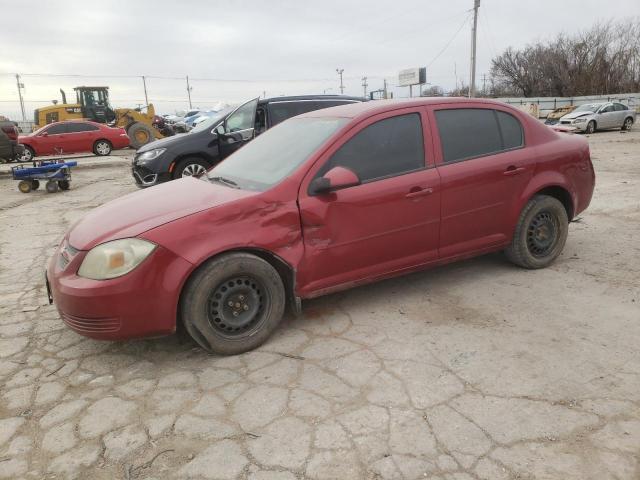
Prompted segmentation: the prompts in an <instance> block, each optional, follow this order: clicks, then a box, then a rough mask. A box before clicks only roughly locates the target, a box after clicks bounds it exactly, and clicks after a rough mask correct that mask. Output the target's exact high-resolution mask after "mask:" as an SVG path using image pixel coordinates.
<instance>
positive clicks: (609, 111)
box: [559, 102, 636, 133]
mask: <svg viewBox="0 0 640 480" xmlns="http://www.w3.org/2000/svg"><path fill="white" fill-rule="evenodd" d="M635 121H636V112H635V111H633V110H630V109H629V107H627V106H626V105H623V104H622V103H616V102H603V103H586V104H584V105H580V106H579V107H578V108H576V109H575V110H574V111H573V112H571V113H567V114H566V115H565V116H564V117H562V118H560V122H559V123H560V125H566V126H571V127H573V128H575V129H576V130H579V131H581V132H585V133H593V132H595V131H596V130H606V129H607V128H621V129H622V130H631V126H632V125H633V123H634V122H635Z"/></svg>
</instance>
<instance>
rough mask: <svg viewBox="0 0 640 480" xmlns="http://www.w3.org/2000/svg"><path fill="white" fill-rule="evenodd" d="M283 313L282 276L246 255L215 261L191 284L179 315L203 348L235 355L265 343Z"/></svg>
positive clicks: (260, 260) (263, 262) (234, 254)
mask: <svg viewBox="0 0 640 480" xmlns="http://www.w3.org/2000/svg"><path fill="white" fill-rule="evenodd" d="M284 309H285V291H284V285H283V284H282V279H281V278H280V275H279V274H278V272H277V271H276V269H275V268H273V267H272V266H271V265H270V264H269V263H268V262H266V261H265V260H263V259H261V258H259V257H256V256H255V255H251V254H248V253H232V254H228V255H223V256H221V257H219V258H215V259H213V260H211V261H209V262H208V263H206V264H205V265H203V266H202V267H200V268H199V269H198V270H197V271H196V273H195V274H194V275H193V276H192V277H191V278H190V279H189V281H188V282H187V285H186V286H185V289H184V292H183V295H182V299H181V303H180V314H181V317H182V321H183V323H184V326H185V328H186V330H187V332H188V333H189V335H190V336H191V337H192V338H193V339H194V340H195V341H196V343H198V344H199V345H200V346H201V347H202V348H204V349H205V350H208V351H210V352H214V353H218V354H221V355H236V354H239V353H243V352H246V351H248V350H252V349H254V348H256V347H258V346H259V345H261V344H262V343H264V341H265V340H267V338H269V336H270V335H271V333H272V332H273V331H274V330H275V329H276V327H277V326H278V324H279V323H280V321H281V320H282V316H283V314H284Z"/></svg>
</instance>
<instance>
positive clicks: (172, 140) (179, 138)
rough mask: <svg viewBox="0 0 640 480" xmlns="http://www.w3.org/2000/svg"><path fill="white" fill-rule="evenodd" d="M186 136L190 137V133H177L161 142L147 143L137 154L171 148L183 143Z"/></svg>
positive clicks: (162, 139) (160, 140)
mask: <svg viewBox="0 0 640 480" xmlns="http://www.w3.org/2000/svg"><path fill="white" fill-rule="evenodd" d="M185 135H190V134H189V133H177V134H176V135H173V136H171V137H165V138H161V139H159V140H154V141H153V142H150V143H147V144H146V145H143V146H142V147H140V148H139V149H138V150H137V153H142V152H148V151H149V150H153V149H154V148H171V146H172V145H174V144H176V143H179V142H181V141H182V139H183V138H184V136H185Z"/></svg>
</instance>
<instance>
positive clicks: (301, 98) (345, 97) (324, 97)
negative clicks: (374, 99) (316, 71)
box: [258, 95, 367, 105]
mask: <svg viewBox="0 0 640 480" xmlns="http://www.w3.org/2000/svg"><path fill="white" fill-rule="evenodd" d="M309 100H344V101H345V102H365V101H366V100H367V99H366V98H364V97H350V96H348V95H289V96H284V95H283V96H280V97H270V98H262V99H260V100H259V101H258V103H259V104H261V105H262V104H265V103H277V102H296V101H309Z"/></svg>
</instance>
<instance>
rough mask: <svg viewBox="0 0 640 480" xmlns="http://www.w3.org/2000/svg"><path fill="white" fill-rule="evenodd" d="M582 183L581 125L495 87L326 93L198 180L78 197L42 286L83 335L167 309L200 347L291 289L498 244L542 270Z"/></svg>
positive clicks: (272, 317)
mask: <svg viewBox="0 0 640 480" xmlns="http://www.w3.org/2000/svg"><path fill="white" fill-rule="evenodd" d="M223 127H224V125H223ZM216 131H217V132H220V133H218V134H219V135H225V138H223V139H222V141H224V142H233V141H235V140H237V141H241V140H242V139H243V138H246V137H247V135H252V134H251V132H247V131H239V132H233V131H231V133H222V132H229V131H230V130H229V129H225V128H220V129H217V130H216ZM234 135H235V136H237V139H236V138H235V137H234ZM594 184H595V175H594V171H593V166H592V164H591V159H590V154H589V148H588V144H587V142H586V140H585V139H583V138H581V137H579V136H576V135H571V134H566V133H558V132H554V131H552V130H551V129H550V128H548V127H546V126H544V125H542V124H541V123H539V122H538V121H537V120H536V119H534V118H533V117H531V116H529V115H527V114H525V113H522V112H520V111H518V110H516V109H514V108H512V107H510V106H508V105H505V104H502V103H499V102H495V101H488V100H475V99H463V98H457V99H455V98H449V99H448V98H425V99H411V100H407V101H397V100H396V101H375V102H374V101H372V102H366V103H356V104H352V105H347V106H340V107H334V108H328V109H325V110H319V111H315V112H311V113H306V114H304V115H301V116H298V117H295V118H292V119H290V120H287V121H285V122H283V123H282V124H280V125H278V126H276V127H274V128H273V129H271V130H269V131H267V132H265V133H263V134H262V135H260V136H258V137H257V138H256V139H255V140H254V141H252V142H250V143H248V144H247V145H245V146H244V147H243V148H241V149H239V150H238V151H237V152H236V153H234V154H233V155H231V156H230V157H228V159H226V160H225V161H224V162H222V163H220V164H219V165H217V166H216V167H214V168H213V169H212V170H210V171H209V172H208V174H207V175H206V176H203V177H201V178H200V179H196V178H184V179H182V180H178V181H175V182H170V183H167V184H163V185H159V186H155V187H152V188H150V189H146V190H144V191H139V192H135V193H133V194H131V195H128V196H125V197H123V198H120V199H117V200H114V201H112V202H109V203H107V204H105V205H103V206H101V207H99V208H97V209H95V210H93V211H92V212H90V213H89V214H88V215H87V216H85V217H84V218H83V219H81V220H80V221H79V222H77V223H76V224H75V225H73V226H72V227H71V229H70V230H69V232H68V233H67V234H66V235H65V237H64V239H63V241H62V243H61V244H60V246H59V248H58V249H57V251H56V252H55V254H54V256H53V258H52V259H51V262H50V264H49V266H48V270H47V278H48V281H47V284H48V286H49V292H50V299H51V300H52V301H53V302H55V304H56V306H57V308H58V310H59V312H60V315H61V316H62V319H63V320H64V321H65V322H66V323H67V325H68V326H69V327H71V328H72V329H74V330H75V331H76V332H78V333H80V334H82V335H86V336H89V337H92V338H97V339H110V340H116V339H126V338H135V337H149V336H158V335H166V334H170V333H172V332H174V331H175V329H176V325H177V323H178V322H182V323H183V324H184V326H185V327H186V330H187V331H188V332H189V333H190V335H191V336H192V337H193V338H194V340H195V341H196V342H197V343H199V344H200V345H201V346H202V347H203V348H205V349H207V350H209V351H213V352H217V353H220V354H236V353H240V352H244V351H247V350H250V349H253V348H255V347H257V346H258V345H260V344H261V343H263V342H264V341H265V340H266V339H267V338H268V337H269V335H270V334H271V333H272V332H273V331H274V329H275V328H276V327H277V325H278V323H279V322H280V320H281V318H282V316H283V314H284V311H285V308H286V307H287V306H290V307H291V308H293V309H294V310H296V311H299V310H300V308H301V300H303V299H308V298H312V297H317V296H319V295H324V294H327V293H330V292H335V291H338V290H342V289H347V288H350V287H353V286H355V285H360V284H365V283H368V282H373V281H376V280H380V279H383V278H388V277H393V276H397V275H401V274H404V273H407V272H411V271H415V270H420V269H425V268H428V267H433V266H436V265H442V264H445V263H449V262H452V261H455V260H459V259H463V258H469V257H472V256H476V255H481V254H484V253H488V252H494V251H500V250H504V251H505V253H506V256H507V257H508V258H509V259H510V260H511V261H513V262H514V263H515V264H516V265H519V266H521V267H524V268H530V269H535V268H542V267H546V266H548V265H549V264H551V263H552V262H553V261H554V260H555V259H556V258H557V257H558V256H559V255H560V253H561V251H562V249H563V247H564V244H565V241H566V239H567V233H568V225H569V222H570V221H571V220H572V219H573V218H574V217H575V216H576V215H578V214H579V213H580V212H582V211H583V210H584V209H585V208H587V206H588V205H589V202H590V200H591V196H592V193H593V189H594Z"/></svg>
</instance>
